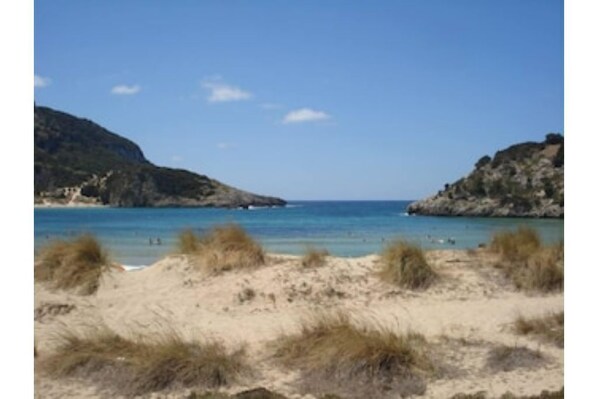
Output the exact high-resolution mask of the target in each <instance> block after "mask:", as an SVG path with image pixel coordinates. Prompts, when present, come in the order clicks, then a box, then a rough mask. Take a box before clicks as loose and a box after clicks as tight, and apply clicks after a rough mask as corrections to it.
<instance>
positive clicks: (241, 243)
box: [177, 224, 266, 273]
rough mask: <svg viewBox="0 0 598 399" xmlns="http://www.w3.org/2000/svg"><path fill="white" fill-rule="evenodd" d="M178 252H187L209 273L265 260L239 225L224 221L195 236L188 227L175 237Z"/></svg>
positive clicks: (251, 265)
mask: <svg viewBox="0 0 598 399" xmlns="http://www.w3.org/2000/svg"><path fill="white" fill-rule="evenodd" d="M177 248H178V251H179V253H182V254H185V255H191V256H193V257H195V258H196V259H198V260H199V261H200V262H199V264H200V265H201V266H202V267H203V268H204V269H205V270H206V271H208V272H210V273H218V272H222V271H227V270H234V269H246V268H252V267H256V266H261V265H264V264H265V263H266V253H265V251H264V249H263V248H262V246H261V245H260V244H259V243H258V242H257V241H256V240H254V239H253V238H252V237H251V236H250V235H249V234H248V233H247V232H246V231H245V230H244V229H243V228H242V227H241V226H239V225H237V224H226V225H219V226H215V227H213V228H212V229H211V230H210V231H208V232H207V233H206V234H204V235H201V236H197V235H195V233H193V232H192V231H190V230H186V231H183V232H182V233H181V234H180V235H179V238H178V245H177Z"/></svg>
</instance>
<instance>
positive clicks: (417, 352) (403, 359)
mask: <svg viewBox="0 0 598 399" xmlns="http://www.w3.org/2000/svg"><path fill="white" fill-rule="evenodd" d="M426 345H427V344H426V340H425V339H424V337H423V336H422V335H419V334H415V333H409V334H404V335H401V334H396V333H394V332H392V331H391V330H390V329H388V328H385V327H382V326H367V327H363V326H359V325H357V324H355V323H354V322H352V321H351V319H350V317H349V316H348V315H347V314H346V313H344V312H328V313H317V314H314V315H312V316H311V317H309V318H307V319H305V320H303V322H302V326H301V331H300V332H299V333H297V334H294V335H285V336H282V337H280V338H279V339H278V340H277V341H276V342H275V358H276V359H278V360H279V361H280V362H281V363H282V364H283V365H285V366H286V367H289V368H296V369H299V370H300V371H301V372H302V374H303V377H304V379H305V380H307V383H308V384H312V385H315V384H316V383H315V381H331V382H333V383H334V384H336V385H339V384H341V385H342V384H343V383H352V382H356V381H360V383H362V384H366V385H367V386H372V385H376V383H382V384H386V386H388V384H390V385H392V384H393V383H397V382H399V381H400V382H401V383H402V386H403V388H404V389H405V390H409V389H411V390H413V392H403V394H408V393H411V394H412V393H420V394H421V393H423V391H425V382H424V380H423V376H424V375H425V374H427V373H430V372H432V371H433V370H434V366H433V364H432V362H431V361H430V359H429V358H428V356H427V355H426ZM310 381H311V382H310Z"/></svg>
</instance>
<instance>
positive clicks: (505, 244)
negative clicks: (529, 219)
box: [490, 226, 542, 261]
mask: <svg viewBox="0 0 598 399" xmlns="http://www.w3.org/2000/svg"><path fill="white" fill-rule="evenodd" d="M541 246H542V241H541V239H540V235H539V234H538V232H537V231H536V230H534V229H532V228H531V227H528V226H519V227H518V229H517V230H516V231H501V232H498V233H496V234H494V235H493V236H492V240H491V242H490V249H491V250H492V251H493V252H496V253H498V254H499V255H500V256H501V257H502V258H503V259H506V260H508V261H525V260H527V259H528V258H529V257H530V256H531V255H532V254H534V253H535V252H536V251H538V250H539V249H540V247H541Z"/></svg>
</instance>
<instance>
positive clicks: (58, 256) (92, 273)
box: [34, 234, 110, 295]
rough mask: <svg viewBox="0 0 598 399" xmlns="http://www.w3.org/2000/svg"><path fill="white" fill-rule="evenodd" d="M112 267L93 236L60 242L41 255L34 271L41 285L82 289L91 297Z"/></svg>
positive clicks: (43, 250) (42, 251)
mask: <svg viewBox="0 0 598 399" xmlns="http://www.w3.org/2000/svg"><path fill="white" fill-rule="evenodd" d="M109 267H110V262H109V259H108V256H107V255H106V252H105V251H104V249H103V248H102V247H101V245H100V243H99V242H98V241H97V240H96V239H95V238H94V237H93V236H91V235H88V234H86V235H82V236H80V237H77V238H75V239H74V240H72V241H56V242H54V243H52V244H50V245H48V246H46V247H45V248H43V249H42V250H41V252H40V256H39V258H38V261H37V262H36V266H35V269H34V277H35V281H37V282H48V283H50V284H51V286H52V287H53V288H55V289H78V290H79V292H80V293H81V294H84V295H91V294H93V293H94V292H96V290H97V289H98V287H99V284H100V277H101V275H102V273H103V272H104V271H105V270H107V269H108V268H109Z"/></svg>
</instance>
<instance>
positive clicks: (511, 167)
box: [407, 133, 565, 218]
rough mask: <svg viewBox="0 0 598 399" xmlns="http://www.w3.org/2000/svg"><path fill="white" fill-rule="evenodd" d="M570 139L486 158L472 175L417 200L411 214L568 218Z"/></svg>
mask: <svg viewBox="0 0 598 399" xmlns="http://www.w3.org/2000/svg"><path fill="white" fill-rule="evenodd" d="M564 146H565V144H564V139H563V136H562V135H560V134H555V133H551V134H548V135H547V136H546V140H545V141H544V142H541V143H535V142H528V143H522V144H517V145H514V146H511V147H509V148H507V149H505V150H502V151H498V152H497V153H496V154H495V155H494V157H493V158H491V157H489V156H484V157H482V158H480V160H479V161H478V162H477V163H476V165H475V169H474V170H473V172H471V173H470V174H469V175H468V176H466V177H464V178H462V179H460V180H458V181H456V182H455V183H453V184H445V187H444V190H441V191H439V192H438V193H437V194H436V195H434V196H432V197H429V198H426V199H423V200H420V201H416V202H414V203H412V204H410V205H409V206H408V208H407V211H408V213H410V214H418V215H437V216H491V217H541V218H562V217H564V214H565V211H564V203H565V200H564V193H565V191H564V170H565V163H564V148H565V147H564Z"/></svg>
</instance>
